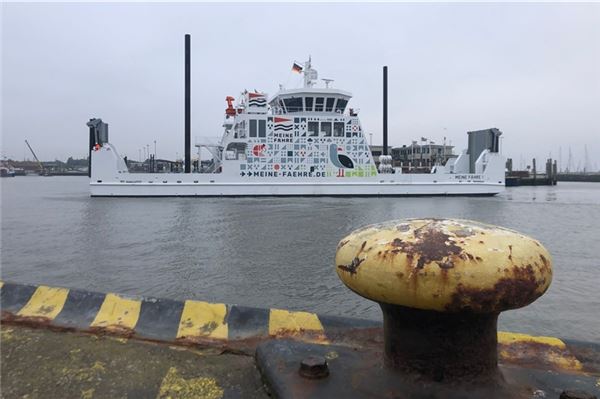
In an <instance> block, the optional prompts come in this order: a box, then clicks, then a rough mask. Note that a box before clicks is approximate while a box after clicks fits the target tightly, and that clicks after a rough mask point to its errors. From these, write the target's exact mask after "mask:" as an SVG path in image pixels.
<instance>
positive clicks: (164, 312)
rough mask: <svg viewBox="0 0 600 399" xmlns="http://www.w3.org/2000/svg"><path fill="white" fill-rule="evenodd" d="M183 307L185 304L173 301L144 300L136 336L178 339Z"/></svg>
mask: <svg viewBox="0 0 600 399" xmlns="http://www.w3.org/2000/svg"><path fill="white" fill-rule="evenodd" d="M183 305H184V304H183V302H180V301H173V300H171V299H150V300H149V299H146V300H144V301H143V302H142V307H141V310H140V317H139V319H138V322H137V324H136V326H135V332H136V334H137V335H139V336H141V337H143V338H152V339H159V340H166V341H172V340H174V339H175V338H177V330H178V329H179V321H180V320H181V313H182V312H183Z"/></svg>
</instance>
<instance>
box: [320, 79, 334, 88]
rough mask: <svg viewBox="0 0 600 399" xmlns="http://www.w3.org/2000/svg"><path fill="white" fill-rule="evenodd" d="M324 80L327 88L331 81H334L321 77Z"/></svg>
mask: <svg viewBox="0 0 600 399" xmlns="http://www.w3.org/2000/svg"><path fill="white" fill-rule="evenodd" d="M321 80H322V81H323V82H325V88H326V89H329V84H330V83H331V82H333V79H321Z"/></svg>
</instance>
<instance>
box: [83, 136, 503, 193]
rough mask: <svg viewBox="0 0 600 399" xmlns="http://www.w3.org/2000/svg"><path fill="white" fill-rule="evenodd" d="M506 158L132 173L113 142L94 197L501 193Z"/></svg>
mask: <svg viewBox="0 0 600 399" xmlns="http://www.w3.org/2000/svg"><path fill="white" fill-rule="evenodd" d="M463 157H464V155H463ZM460 158H461V157H459V159H460ZM463 159H464V158H463ZM461 162H462V161H461ZM503 163H504V160H503V158H502V157H500V156H499V155H498V154H489V153H488V152H484V153H482V155H481V156H480V158H479V159H478V161H477V165H476V169H477V172H478V173H447V172H445V171H444V170H445V169H443V167H442V168H440V171H439V172H438V173H423V174H410V173H409V174H403V173H391V174H379V175H377V176H371V177H353V178H344V177H341V178H340V177H319V178H314V177H300V176H298V175H292V176H290V175H289V174H288V175H280V174H278V175H277V176H275V177H268V176H263V175H264V174H267V173H260V172H259V173H258V174H259V176H248V174H247V173H246V174H244V175H245V176H240V175H237V174H236V173H235V170H236V168H229V169H228V170H229V173H227V172H226V171H223V172H222V173H130V172H129V171H128V169H127V166H126V165H125V163H124V161H123V159H122V158H121V157H120V156H119V155H118V153H117V151H116V149H115V148H114V146H112V145H111V144H108V143H107V144H105V145H104V146H103V147H102V148H100V149H99V150H97V151H94V152H92V178H91V180H90V194H91V196H92V197H240V196H252V197H254V196H433V195H441V196H447V195H463V196H465V195H495V194H498V193H500V192H502V191H503V190H504V170H503V167H502V166H503ZM484 165H485V167H484ZM256 174H257V173H254V175H256Z"/></svg>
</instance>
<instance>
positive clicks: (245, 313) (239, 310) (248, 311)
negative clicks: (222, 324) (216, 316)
mask: <svg viewBox="0 0 600 399" xmlns="http://www.w3.org/2000/svg"><path fill="white" fill-rule="evenodd" d="M269 314H270V310H269V309H258V308H249V307H246V306H238V305H232V306H231V308H230V309H229V312H228V313H227V319H226V320H227V325H228V330H229V334H228V339H229V340H237V339H244V338H252V337H266V336H268V335H269Z"/></svg>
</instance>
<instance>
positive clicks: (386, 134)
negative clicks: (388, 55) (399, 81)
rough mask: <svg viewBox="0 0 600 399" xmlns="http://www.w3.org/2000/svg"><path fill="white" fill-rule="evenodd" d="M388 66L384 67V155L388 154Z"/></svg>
mask: <svg viewBox="0 0 600 399" xmlns="http://www.w3.org/2000/svg"><path fill="white" fill-rule="evenodd" d="M387 86H388V84H387V66H384V67H383V152H382V154H383V155H388V101H387V97H388V95H387V93H388V90H387Z"/></svg>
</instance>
